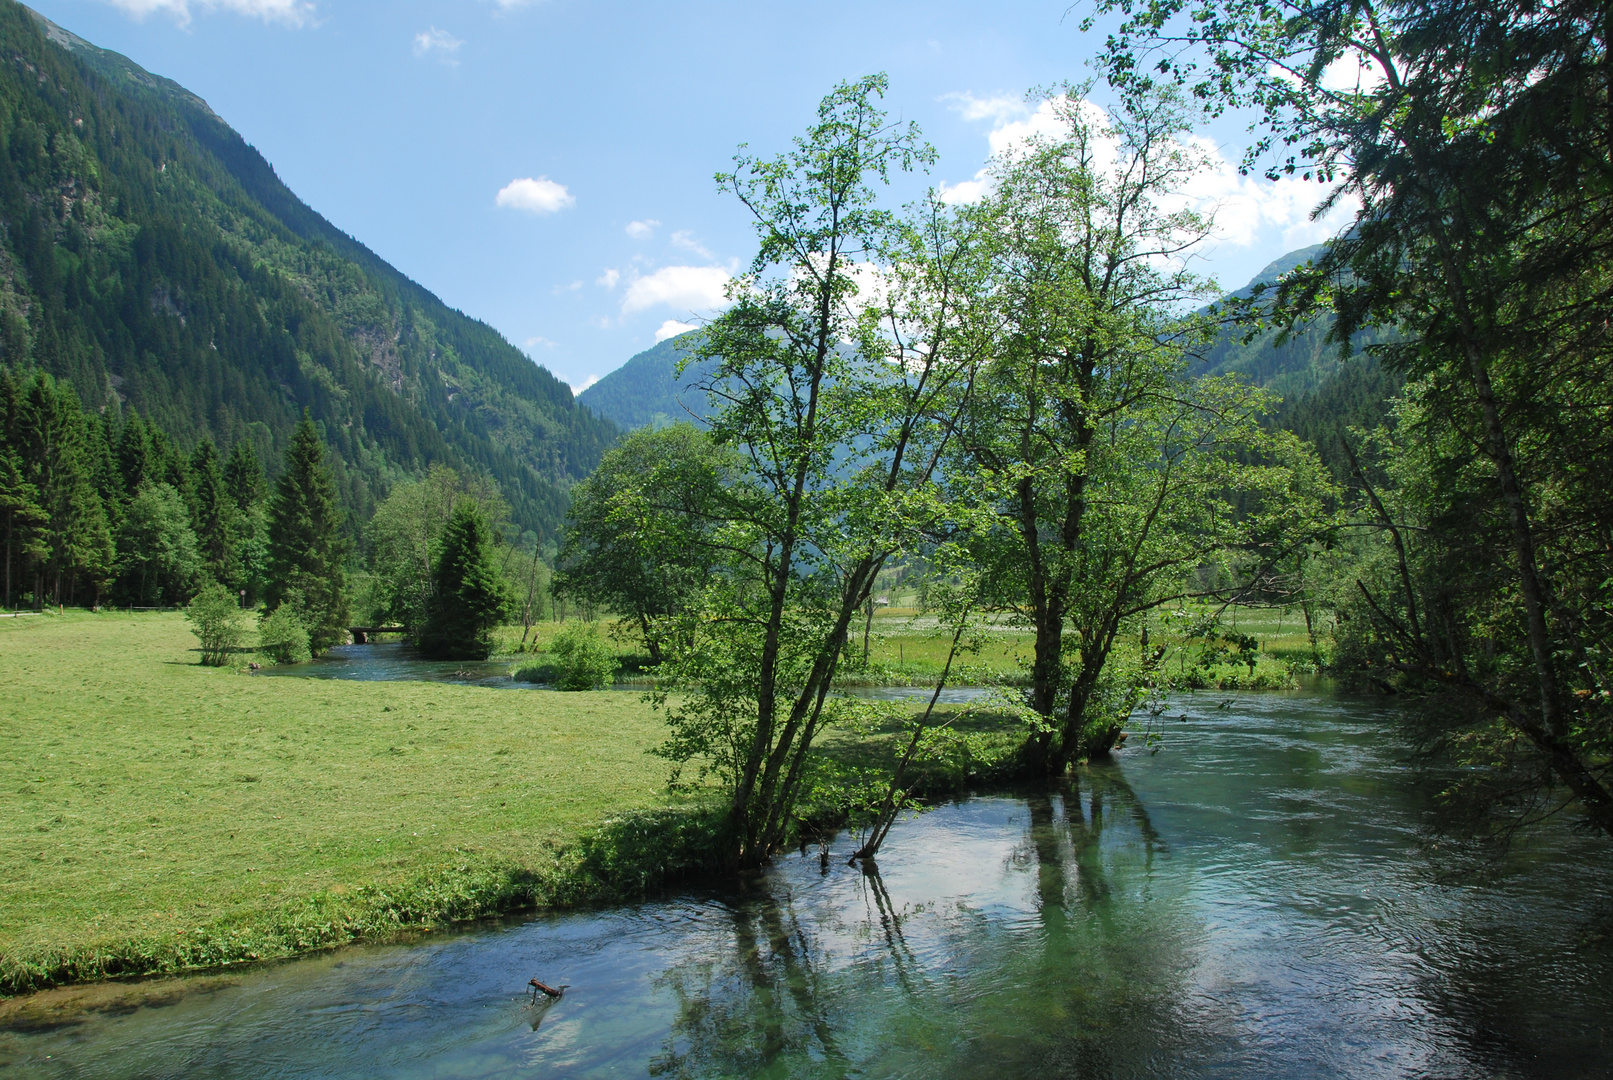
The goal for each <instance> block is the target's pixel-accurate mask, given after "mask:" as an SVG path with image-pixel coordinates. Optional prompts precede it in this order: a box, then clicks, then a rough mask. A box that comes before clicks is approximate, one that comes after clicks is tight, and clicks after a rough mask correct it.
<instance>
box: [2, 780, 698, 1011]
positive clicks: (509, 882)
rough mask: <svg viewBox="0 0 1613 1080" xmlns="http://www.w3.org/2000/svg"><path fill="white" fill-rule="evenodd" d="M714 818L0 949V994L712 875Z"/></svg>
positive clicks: (642, 892) (554, 906)
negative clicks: (259, 907)
mask: <svg viewBox="0 0 1613 1080" xmlns="http://www.w3.org/2000/svg"><path fill="white" fill-rule="evenodd" d="M722 821H723V818H722V814H721V813H720V811H719V810H718V808H717V807H716V806H715V805H707V804H698V805H690V806H682V807H664V808H660V809H652V810H642V811H636V812H634V813H631V814H625V815H622V816H621V817H616V818H611V819H609V820H607V821H605V822H603V823H601V824H600V825H598V826H596V827H595V828H593V829H590V830H588V831H587V832H585V833H584V834H583V835H582V836H580V837H578V838H577V839H576V840H575V841H572V842H569V843H550V844H546V845H544V846H543V847H541V848H540V849H539V850H538V851H537V852H535V853H534V856H535V857H534V858H533V859H531V860H530V861H529V862H524V863H515V862H491V863H480V864H461V865H458V866H444V867H438V868H434V869H432V870H428V871H425V872H422V873H419V874H417V875H415V876H413V877H410V878H407V879H404V880H402V881H400V882H396V883H390V884H372V885H362V886H358V887H355V888H353V889H350V890H346V891H338V890H329V891H323V892H320V893H316V894H314V895H312V896H308V897H305V898H302V899H299V900H296V901H292V902H290V903H287V904H283V905H280V906H278V907H275V908H272V909H269V910H266V911H263V912H260V913H255V914H252V915H247V916H240V917H235V918H230V919H223V920H218V921H215V922H211V923H206V924H203V925H201V926H196V927H187V928H184V929H181V930H178V931H176V932H173V933H165V934H160V935H151V936H145V937H131V938H126V939H123V940H121V941H120V940H112V941H102V942H95V943H90V944H85V945H79V946H66V947H61V948H55V949H51V948H46V949H40V950H35V951H33V952H30V953H4V954H0V999H11V998H17V997H22V996H24V995H29V994H34V993H37V992H39V991H42V990H49V989H54V988H57V987H64V986H71V985H78V984H83V983H93V982H104V981H108V980H117V979H142V978H150V977H154V976H171V975H182V974H198V973H202V972H208V971H220V970H224V969H228V968H232V967H238V966H243V965H247V964H260V963H264V962H268V961H274V960H286V959H291V958H294V957H297V956H304V955H308V954H311V953H316V952H322V951H325V950H329V949H334V948H340V947H342V946H346V945H356V944H360V943H380V942H385V941H392V940H398V939H400V938H405V937H410V936H413V935H416V934H423V933H430V932H433V931H435V930H440V929H444V928H446V927H449V926H452V925H454V924H457V923H464V922H469V921H473V920H476V919H485V918H491V917H494V916H499V915H512V914H517V913H520V912H523V911H534V910H555V911H562V910H568V909H572V908H580V907H590V906H597V905H604V904H614V903H626V902H631V901H634V900H639V899H643V898H644V897H646V896H649V895H652V894H655V893H658V892H661V891H664V890H666V889H670V888H674V887H677V886H680V885H687V884H692V883H695V882H698V881H703V880H709V879H712V878H714V877H716V876H717V875H718V874H719V873H720V872H721V870H720V855H719V853H720V850H721V848H720V845H719V838H720V829H721V825H722Z"/></svg>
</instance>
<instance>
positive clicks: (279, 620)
mask: <svg viewBox="0 0 1613 1080" xmlns="http://www.w3.org/2000/svg"><path fill="white" fill-rule="evenodd" d="M258 651H259V652H260V653H262V654H263V655H264V656H265V657H266V658H268V659H269V660H271V661H273V662H274V663H276V664H301V663H304V662H306V661H308V660H309V659H311V658H312V655H313V654H312V653H311V652H310V651H309V649H308V627H307V626H305V625H303V621H302V619H300V618H298V616H297V613H296V612H295V611H294V610H292V608H291V607H290V605H287V604H281V605H280V606H279V607H277V608H275V609H274V611H273V612H271V613H270V614H268V615H265V616H264V617H263V618H262V619H261V620H260V621H259V622H258Z"/></svg>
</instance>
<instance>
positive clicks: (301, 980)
mask: <svg viewBox="0 0 1613 1080" xmlns="http://www.w3.org/2000/svg"><path fill="white" fill-rule="evenodd" d="M1228 697H1229V695H1226V694H1216V695H1214V697H1213V698H1211V697H1209V696H1207V695H1206V696H1203V698H1202V700H1195V699H1189V700H1188V701H1187V702H1186V703H1185V704H1183V705H1182V706H1181V707H1180V708H1178V709H1175V710H1173V715H1184V714H1185V715H1186V716H1187V719H1185V720H1170V721H1167V723H1168V724H1169V727H1168V729H1167V742H1166V747H1165V749H1164V750H1163V751H1162V752H1161V753H1159V754H1157V755H1154V756H1150V755H1149V754H1147V753H1146V752H1136V751H1134V752H1128V753H1124V754H1122V755H1120V757H1119V759H1118V760H1117V761H1116V762H1115V763H1113V764H1111V765H1107V766H1104V767H1101V768H1091V769H1086V770H1083V771H1082V772H1081V773H1080V774H1079V775H1078V776H1077V777H1075V778H1074V780H1073V781H1071V782H1070V783H1068V784H1062V785H1058V786H1055V787H1052V788H1046V789H1034V790H1025V791H1019V792H1013V793H1004V794H996V795H992V796H982V797H976V798H971V799H968V800H965V801H962V802H959V803H955V804H951V805H948V806H944V807H941V808H938V809H936V810H934V811H932V812H930V813H927V814H924V815H922V816H918V817H916V818H913V819H911V820H908V821H905V822H903V823H901V824H899V825H898V826H897V828H896V829H895V830H893V832H892V834H891V836H890V838H889V841H888V846H887V848H886V851H885V854H884V856H883V857H882V858H881V860H880V866H879V868H878V870H877V872H865V871H864V870H862V869H858V868H853V867H848V866H846V865H845V861H844V854H845V853H847V852H849V851H850V850H851V849H852V846H853V838H851V837H845V836H843V837H840V838H837V840H836V841H835V842H834V844H833V845H832V850H833V852H834V853H835V854H834V856H833V857H831V858H830V859H829V860H827V862H825V861H823V860H821V859H820V857H819V853H818V851H817V850H816V849H815V848H814V849H811V850H809V851H807V852H804V853H792V854H791V855H790V856H789V857H787V858H784V859H781V860H780V861H779V863H778V865H777V866H776V867H775V868H774V869H773V870H771V871H770V872H769V873H767V874H766V875H763V876H761V877H760V878H758V879H757V880H755V881H753V882H751V883H750V884H749V885H747V886H746V887H744V888H742V889H740V890H738V891H731V892H724V893H719V894H689V895H683V896H677V897H673V898H669V899H665V900H659V901H655V902H651V903H644V904H640V905H637V906H634V907H628V908H618V909H611V910H607V911H602V912H587V913H574V914H569V915H554V916H542V917H534V918H526V919H520V920H511V921H505V922H502V923H497V924H491V925H483V926H480V927H478V928H475V929H472V930H469V931H466V932H463V933H459V934H455V935H449V936H441V937H436V938H434V939H431V940H428V941H425V942H423V943H419V944H413V945H395V946H376V947H365V948H357V949H349V950H345V951H342V952H339V953H334V954H329V955H326V956H321V957H316V958H313V959H309V960H303V961H298V962H294V963H288V964H282V965H278V966H274V967H269V968H264V969H261V970H256V971H249V972H244V973H241V974H239V975H237V976H235V982H234V984H233V985H230V986H227V987H225V988H222V989H210V990H209V992H207V993H205V994H195V995H190V996H186V997H182V998H181V999H180V1000H178V1001H177V1002H176V1003H174V1004H169V1005H166V1006H165V1007H161V1008H143V1009H138V1010H135V1011H132V1012H126V1013H123V1014H120V1015H111V1014H105V1013H97V1014H91V1015H89V1016H87V1017H85V1018H84V1019H83V1021H82V1022H81V1023H78V1024H75V1025H70V1026H64V1027H59V1028H55V1029H52V1030H49V1031H43V1032H27V1033H24V1032H10V1033H5V1032H0V1069H5V1068H6V1067H8V1066H9V1069H10V1072H8V1075H11V1074H13V1073H14V1074H16V1075H19V1076H21V1075H29V1076H42V1077H106V1078H119V1077H191V1076H209V1077H361V1076H363V1077H370V1076H388V1077H504V1076H534V1077H561V1076H564V1077H638V1076H655V1077H689V1078H711V1077H851V1076H856V1077H915V1078H928V1077H934V1078H950V1077H983V1078H990V1080H998V1078H1004V1080H1009V1078H1020V1077H1080V1078H1087V1077H1226V1078H1229V1080H1230V1078H1240V1080H1241V1078H1268V1077H1269V1078H1273V1080H1277V1078H1285V1080H1286V1078H1309V1077H1451V1078H1457V1077H1485V1078H1490V1077H1500V1078H1511V1077H1519V1078H1522V1077H1542V1078H1546V1077H1551V1078H1571V1077H1609V1076H1613V1045H1610V1038H1609V1030H1608V1029H1609V1017H1610V1016H1613V948H1610V945H1613V942H1610V941H1609V937H1610V936H1613V935H1610V934H1609V930H1610V928H1613V888H1610V883H1609V874H1608V872H1607V867H1608V864H1609V855H1610V851H1609V847H1608V845H1606V844H1605V843H1603V842H1601V841H1598V840H1595V839H1594V838H1590V837H1582V836H1577V835H1574V834H1572V833H1570V832H1569V831H1568V830H1566V829H1558V828H1553V829H1548V830H1546V831H1545V832H1542V833H1540V834H1537V835H1535V836H1534V837H1532V838H1531V839H1530V840H1529V841H1528V842H1527V843H1526V845H1525V846H1524V847H1522V848H1520V849H1519V850H1518V851H1517V852H1516V853H1515V855H1514V856H1513V857H1512V858H1511V859H1510V860H1508V861H1507V862H1506V863H1504V864H1502V865H1499V866H1496V867H1493V868H1492V871H1491V872H1490V873H1489V874H1487V875H1483V876H1474V875H1473V874H1472V873H1467V874H1456V876H1454V877H1449V876H1447V875H1451V874H1455V873H1456V872H1457V871H1461V870H1463V869H1464V867H1463V866H1462V864H1460V863H1458V862H1454V861H1450V860H1447V859H1443V858H1442V859H1440V860H1439V861H1437V862H1431V861H1430V859H1429V858H1428V857H1427V856H1425V855H1424V854H1421V853H1419V852H1418V850H1417V849H1416V841H1417V837H1418V829H1419V827H1420V826H1421V824H1422V822H1423V820H1424V819H1423V810H1422V807H1421V804H1420V802H1419V799H1418V797H1417V795H1416V792H1415V791H1414V789H1413V788H1412V786H1411V784H1410V782H1409V775H1408V773H1407V771H1406V769H1405V768H1404V765H1403V763H1402V761H1401V755H1400V753H1399V751H1398V750H1397V749H1396V747H1395V745H1394V744H1393V743H1392V742H1391V741H1390V740H1389V739H1388V738H1387V737H1386V736H1385V734H1384V729H1383V722H1384V718H1383V716H1382V715H1380V714H1379V712H1378V711H1377V708H1376V706H1374V705H1372V704H1371V703H1365V702H1351V701H1347V700H1343V699H1337V698H1330V697H1327V696H1322V695H1316V694H1293V695H1275V694H1273V695H1243V696H1238V695H1232V696H1231V697H1232V706H1231V707H1230V708H1226V709H1222V708H1217V707H1216V706H1217V704H1218V703H1219V702H1222V701H1225V700H1227V699H1228ZM1466 869H1467V870H1469V871H1471V870H1472V868H1471V867H1467V868H1466ZM534 975H536V976H537V977H539V978H541V979H543V980H544V981H546V982H550V983H568V984H570V988H569V989H568V990H567V992H566V995H565V997H564V998H562V999H561V1000H560V1001H558V1002H556V1003H554V1004H552V1005H547V1006H546V1007H536V1008H535V1007H533V1006H532V1005H530V1004H529V1003H528V1001H527V999H526V997H525V996H524V995H523V994H522V993H521V990H522V988H523V987H524V986H525V984H526V981H527V979H529V978H531V977H532V976H534Z"/></svg>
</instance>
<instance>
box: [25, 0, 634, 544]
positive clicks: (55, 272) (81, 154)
mask: <svg viewBox="0 0 1613 1080" xmlns="http://www.w3.org/2000/svg"><path fill="white" fill-rule="evenodd" d="M0 363H5V364H7V365H11V366H14V367H19V368H22V367H31V366H38V367H42V368H44V369H46V370H48V371H50V372H51V373H52V374H54V375H56V376H57V377H58V378H64V379H68V380H70V381H71V382H72V383H73V385H74V387H75V388H76V389H77V390H78V392H79V394H80V396H81V397H82V398H83V399H84V401H85V403H86V404H87V405H88V406H90V407H91V408H107V409H113V410H118V409H122V408H127V407H133V408H136V409H138V410H139V411H140V412H141V413H144V414H147V415H150V416H152V417H153V418H154V419H156V420H157V421H158V422H159V423H160V424H161V425H162V426H163V427H165V428H167V429H168V430H169V431H170V432H172V433H173V434H174V435H175V436H176V437H177V438H178V439H179V440H180V441H181V442H182V443H183V444H185V445H189V444H190V443H192V442H195V441H197V440H199V439H201V438H203V437H211V438H213V439H214V440H215V441H217V442H218V443H220V444H221V445H226V446H227V445H229V444H231V443H233V442H235V441H237V440H240V439H246V440H249V441H250V442H252V443H253V444H254V446H255V447H256V449H257V450H258V452H259V454H260V455H261V456H262V457H263V458H264V459H265V460H266V461H270V462H274V461H277V460H278V459H279V457H280V454H281V452H282V450H283V448H284V446H285V442H286V440H287V439H288V438H289V435H290V431H291V428H292V426H293V425H294V424H295V422H296V420H297V418H298V417H299V416H300V415H301V413H302V410H303V409H304V408H308V409H309V410H310V411H311V412H312V414H313V416H314V418H315V419H316V420H318V421H319V422H320V424H321V426H322V428H323V431H324V434H325V437H326V440H327V442H328V444H329V446H330V448H331V450H332V456H333V458H334V464H335V466H336V469H337V473H338V480H339V483H340V485H341V488H342V495H343V499H344V502H345V503H346V504H347V506H348V509H349V510H350V511H351V512H353V514H354V515H355V516H356V518H358V519H362V518H363V517H365V516H367V514H368V510H369V507H370V505H371V504H372V503H373V501H374V500H375V499H376V498H377V497H379V496H380V495H382V494H384V492H385V489H386V487H387V486H388V485H389V484H390V482H391V481H392V479H394V478H395V477H397V476H400V475H404V474H406V473H409V472H413V471H416V470H418V469H421V468H423V467H424V466H425V465H426V464H428V463H430V462H434V461H442V462H445V463H447V464H450V465H453V466H455V467H458V468H461V469H474V470H478V471H484V472H487V473H488V474H490V475H492V476H493V477H494V478H495V479H496V480H497V481H498V482H499V484H500V486H501V487H502V488H503V490H504V492H505V495H506V497H507V498H508V499H509V501H510V503H511V505H512V509H513V510H514V512H515V516H516V520H517V521H518V522H519V523H520V524H521V525H522V526H523V527H525V528H530V529H536V530H543V531H549V530H552V529H554V528H556V527H557V526H558V525H559V523H560V521H561V520H562V518H563V515H564V512H565V507H566V502H567V491H568V489H569V487H570V484H571V483H572V482H574V481H576V480H578V479H580V478H582V477H583V476H586V475H587V473H588V472H589V471H590V470H591V469H592V468H593V466H594V464H595V463H597V461H598V459H599V455H600V454H601V453H603V451H604V449H605V448H606V447H607V446H609V445H610V444H611V443H612V442H613V441H614V439H615V437H616V435H617V431H616V428H615V426H614V425H612V424H611V423H610V422H609V421H606V420H602V419H600V418H599V417H596V416H595V415H593V414H592V413H590V412H589V411H588V410H586V409H583V408H580V407H579V406H578V405H577V403H576V402H575V400H574V399H573V397H572V394H571V391H570V389H569V387H567V386H566V384H565V383H563V382H561V381H560V380H559V379H557V378H555V377H554V376H552V375H551V374H550V373H549V372H547V371H545V370H543V369H542V368H540V367H538V366H537V365H535V364H533V363H532V362H531V361H530V360H529V359H528V358H527V357H526V356H525V355H523V354H522V353H521V352H520V351H519V350H517V349H516V348H514V347H513V346H512V345H510V344H509V343H508V342H506V341H505V340H504V339H503V338H502V337H500V336H499V334H498V333H497V332H496V331H494V330H493V329H492V328H490V327H488V326H487V325H486V324H484V323H481V322H478V321H476V320H473V319H470V318H468V317H466V316H465V315H463V314H462V313H460V312H458V311H455V310H452V309H450V308H448V307H447V306H446V305H445V304H443V303H442V302H441V301H440V300H438V299H437V298H436V297H435V296H433V295H431V293H429V292H428V291H427V290H425V289H424V288H422V287H421V286H420V285H418V284H416V283H415V282H413V281H411V280H410V279H409V278H407V277H406V276H404V275H403V274H402V273H400V272H399V271H397V270H396V269H394V268H393V267H391V266H389V265H388V264H387V263H386V262H384V261H383V260H382V259H380V258H379V257H378V256H376V255H375V254H374V253H373V252H371V251H370V250H369V249H368V248H366V247H364V246H363V245H362V244H360V243H359V242H358V241H356V240H354V239H353V238H352V237H349V236H347V235H346V234H344V233H343V232H341V231H340V230H339V229H337V228H336V227H335V226H333V225H331V224H330V223H329V222H328V221H326V220H325V219H324V218H323V217H321V216H320V215H319V214H318V213H316V212H315V211H313V210H312V209H310V208H309V207H308V206H306V205H305V204H304V203H303V202H302V201H301V200H300V199H298V198H297V197H296V195H295V194H293V193H292V192H291V191H290V190H289V189H287V188H286V186H285V185H284V184H283V183H281V181H280V179H279V178H278V177H277V176H276V175H275V173H274V170H273V169H272V168H271V167H270V166H269V164H268V162H266V161H265V160H264V159H263V158H262V156H261V155H259V154H258V153H257V151H256V150H254V149H252V147H250V146H249V145H247V144H246V143H245V142H244V141H243V140H242V139H241V137H240V136H239V135H237V134H236V133H235V132H234V131H233V130H231V129H230V127H229V126H228V125H227V124H225V123H224V122H223V121H222V120H221V119H219V117H218V116H216V115H215V114H214V113H213V112H212V110H211V109H209V108H208V107H207V105H206V103H205V102H203V101H202V100H201V99H200V98H198V97H196V96H195V95H194V94H191V93H190V92H189V91H187V90H185V89H184V88H183V87H181V86H179V85H178V84H176V83H173V82H170V81H169V80H166V79H162V78H160V77H157V76H154V75H152V74H150V73H149V72H146V71H144V70H143V69H142V68H140V67H139V66H138V65H136V64H134V63H132V62H131V61H129V60H127V59H126V58H124V57H122V56H119V55H117V54H115V53H111V52H107V51H105V50H101V49H98V48H96V47H95V46H93V45H91V44H89V43H88V42H85V41H84V40H82V39H81V38H78V37H76V36H75V35H73V34H70V33H68V32H67V31H65V30H63V29H61V28H60V27H57V26H55V25H54V24H53V23H51V22H49V21H48V20H46V19H45V18H43V17H42V16H40V15H38V14H37V13H35V12H33V11H31V10H29V9H28V8H25V7H23V6H22V5H20V4H16V3H14V2H13V0H0Z"/></svg>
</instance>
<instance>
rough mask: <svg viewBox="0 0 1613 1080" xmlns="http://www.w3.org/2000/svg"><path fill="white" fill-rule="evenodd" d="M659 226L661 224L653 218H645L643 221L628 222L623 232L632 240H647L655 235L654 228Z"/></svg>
mask: <svg viewBox="0 0 1613 1080" xmlns="http://www.w3.org/2000/svg"><path fill="white" fill-rule="evenodd" d="M659 224H661V223H660V222H659V221H656V220H655V219H654V218H645V219H644V220H643V221H629V222H628V223H627V229H626V230H625V231H626V232H627V235H628V236H631V237H632V238H633V239H634V240H648V239H649V238H650V237H651V236H654V235H655V227H656V226H657V225H659Z"/></svg>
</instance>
